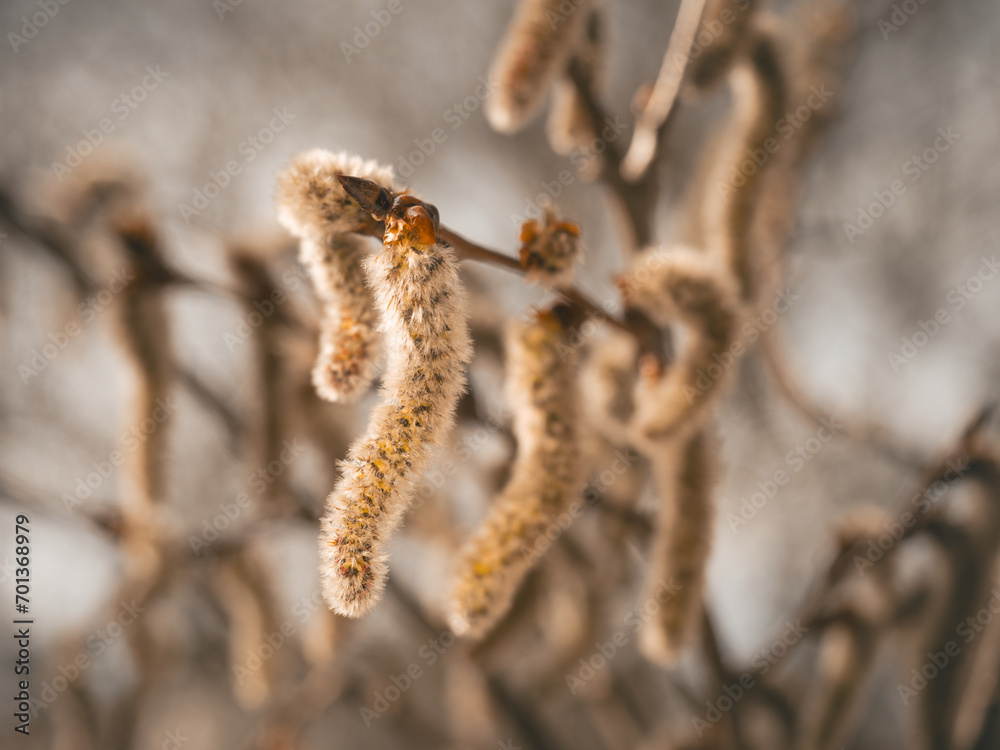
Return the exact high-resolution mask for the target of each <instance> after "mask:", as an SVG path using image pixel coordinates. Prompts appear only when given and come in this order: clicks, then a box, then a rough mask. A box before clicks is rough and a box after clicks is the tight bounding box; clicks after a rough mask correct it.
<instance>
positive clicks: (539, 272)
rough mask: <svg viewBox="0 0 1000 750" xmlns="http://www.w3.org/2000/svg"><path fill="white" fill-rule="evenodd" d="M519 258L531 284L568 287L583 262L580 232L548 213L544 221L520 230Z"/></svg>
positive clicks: (525, 223) (530, 223)
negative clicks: (577, 266)
mask: <svg viewBox="0 0 1000 750" xmlns="http://www.w3.org/2000/svg"><path fill="white" fill-rule="evenodd" d="M519 255H520V260H521V267H522V268H524V270H525V278H526V279H527V280H528V281H529V282H532V283H537V284H543V285H545V286H548V287H560V286H569V285H570V284H572V283H573V271H574V267H575V265H576V262H577V261H578V260H579V258H580V228H579V227H578V226H577V225H576V224H572V223H570V222H568V221H560V220H559V219H558V218H557V217H556V215H555V213H554V212H553V211H552V210H551V209H548V210H546V211H545V217H544V219H543V220H542V221H536V220H535V219H529V220H528V221H526V222H524V224H523V225H522V226H521V250H520V253H519Z"/></svg>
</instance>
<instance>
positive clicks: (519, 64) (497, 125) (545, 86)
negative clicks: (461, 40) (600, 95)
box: [485, 0, 590, 134]
mask: <svg viewBox="0 0 1000 750" xmlns="http://www.w3.org/2000/svg"><path fill="white" fill-rule="evenodd" d="M589 6H590V2H589V0H577V2H575V3H566V2H565V0H521V3H520V5H519V6H518V8H517V11H516V13H515V15H514V19H513V20H512V21H511V24H510V26H509V27H508V29H507V33H506V35H505V36H504V39H503V41H502V42H501V44H500V50H499V52H498V53H497V56H496V59H495V60H494V62H493V68H492V70H491V72H490V79H491V80H492V81H494V82H495V88H494V89H493V91H492V93H491V94H490V97H489V99H487V100H486V105H485V110H486V119H487V120H488V121H489V123H490V125H491V126H492V127H493V129H494V130H496V131H497V132H499V133H508V134H509V133H515V132H517V131H518V130H520V129H521V128H523V127H524V126H525V125H527V124H528V122H529V121H530V120H531V119H532V118H533V117H534V116H535V115H536V114H537V113H538V110H539V109H540V107H541V105H542V102H543V100H544V99H545V95H546V94H547V93H548V90H549V87H550V86H551V85H552V82H553V80H554V79H555V77H556V76H557V75H559V74H560V73H561V72H562V71H563V70H565V68H566V64H567V62H568V60H569V58H570V55H571V54H572V53H573V51H574V49H575V48H576V45H577V41H578V40H579V38H580V36H581V34H582V33H583V31H584V27H585V25H586V19H587V10H588V7H589Z"/></svg>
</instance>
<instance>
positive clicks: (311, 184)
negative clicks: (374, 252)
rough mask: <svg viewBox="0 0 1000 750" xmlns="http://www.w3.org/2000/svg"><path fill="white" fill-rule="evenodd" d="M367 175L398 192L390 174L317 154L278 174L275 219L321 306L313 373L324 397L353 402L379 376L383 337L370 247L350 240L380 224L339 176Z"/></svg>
mask: <svg viewBox="0 0 1000 750" xmlns="http://www.w3.org/2000/svg"><path fill="white" fill-rule="evenodd" d="M341 174H346V175H350V176H355V177H362V178H365V179H368V180H371V181H373V182H375V183H376V184H378V185H380V186H382V187H384V188H386V189H387V190H392V189H393V176H392V169H391V168H388V167H382V166H380V165H379V164H377V163H376V162H373V161H365V160H363V159H361V158H360V157H358V156H353V155H350V154H344V153H341V154H333V153H331V152H329V151H324V150H322V149H313V150H312V151H306V152H305V153H302V154H299V155H298V156H297V157H295V159H293V160H292V162H291V164H289V165H288V167H286V168H285V170H284V171H283V172H282V173H281V174H280V175H279V176H278V183H277V191H276V201H277V205H278V220H279V221H280V222H281V224H282V225H283V226H284V227H285V228H286V229H288V231H290V232H291V233H292V234H293V235H295V236H296V237H298V238H299V239H300V240H301V244H300V246H299V260H300V261H301V262H302V264H303V265H304V266H305V267H306V269H307V270H308V271H309V275H310V278H311V279H312V284H313V288H314V289H315V291H316V296H317V297H318V298H319V301H320V304H321V306H322V316H321V319H320V341H319V356H318V357H317V359H316V364H315V366H314V367H313V371H312V380H313V385H314V387H315V388H316V392H317V393H318V394H319V395H320V397H321V398H324V399H326V400H327V401H333V402H350V401H354V400H356V399H357V398H359V397H360V396H362V395H364V393H366V392H367V390H368V388H369V386H370V385H371V382H372V380H373V378H374V377H375V357H376V348H377V344H378V339H377V335H376V331H375V326H376V315H375V312H374V310H373V308H372V304H371V294H370V293H369V291H368V289H367V288H366V286H365V278H364V272H363V269H362V263H363V262H364V258H365V256H366V255H367V248H366V247H365V241H364V240H363V239H362V238H360V237H358V236H356V235H354V234H351V233H353V232H363V231H366V230H371V229H372V228H373V227H375V226H376V222H375V220H374V219H372V217H371V215H370V214H368V213H367V212H366V211H364V210H363V209H362V208H361V207H360V206H359V205H358V204H357V203H356V202H355V201H354V200H352V199H351V197H350V196H349V195H348V194H347V192H346V191H345V190H344V188H343V186H342V185H341V184H340V182H339V181H338V179H337V177H338V175H341Z"/></svg>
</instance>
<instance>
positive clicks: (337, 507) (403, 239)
mask: <svg viewBox="0 0 1000 750" xmlns="http://www.w3.org/2000/svg"><path fill="white" fill-rule="evenodd" d="M397 204H398V205H399V208H400V209H401V211H399V212H396V213H393V212H390V214H389V215H388V216H387V217H386V232H385V238H384V245H383V248H382V250H381V252H379V253H377V254H375V255H373V256H371V257H370V258H369V259H368V261H367V262H366V270H367V272H368V280H369V284H370V285H371V287H372V289H373V290H374V293H375V298H376V302H377V307H378V309H379V310H380V311H381V326H380V330H381V332H382V335H383V341H384V345H385V347H386V351H387V354H388V362H387V366H386V372H385V376H384V378H383V385H382V390H381V399H380V401H379V403H378V404H377V405H376V406H375V408H374V410H373V411H372V414H371V417H370V419H369V423H368V428H367V430H366V432H365V434H364V435H362V437H361V438H359V439H358V440H357V441H356V442H355V443H354V444H353V445H352V446H351V450H350V452H349V454H348V458H347V459H346V460H345V462H344V465H343V472H342V475H341V477H340V479H339V481H338V482H337V485H336V487H335V488H334V490H333V492H332V493H331V494H330V496H329V498H327V510H326V514H325V516H324V518H323V521H322V532H321V536H320V560H321V568H320V576H321V579H322V585H323V593H324V596H325V598H326V601H327V603H328V604H329V606H330V608H331V609H334V610H335V611H337V612H339V613H340V614H344V615H348V616H350V617H358V616H360V615H362V614H364V613H365V612H366V611H368V610H369V609H370V608H371V607H372V606H373V605H374V604H375V603H376V602H377V601H378V600H379V599H380V598H381V594H382V590H383V589H384V587H385V577H386V558H387V555H386V551H385V544H386V541H387V538H388V536H389V534H390V533H391V531H392V530H393V529H394V527H395V526H396V525H397V524H398V523H399V520H400V518H401V516H402V514H403V511H404V510H405V509H406V507H407V506H408V505H409V503H410V499H411V495H412V490H413V484H414V481H415V480H416V479H417V478H419V476H420V474H421V473H422V471H423V470H424V467H425V466H426V464H427V461H428V458H429V456H430V450H431V448H432V447H433V446H434V445H436V444H438V443H440V442H441V440H442V439H443V438H444V437H446V435H447V433H448V431H449V430H450V428H451V426H452V423H453V421H454V411H455V405H456V403H457V401H458V397H459V395H460V394H461V393H462V390H463V388H464V383H465V365H466V364H468V362H469V361H470V360H471V358H472V347H471V343H470V340H469V334H468V327H467V323H466V313H465V309H466V304H465V292H464V290H463V288H462V286H461V283H460V281H459V278H458V266H457V261H456V259H455V255H454V253H453V252H452V250H451V249H450V248H448V247H444V246H441V245H438V244H436V240H435V233H434V226H433V223H432V220H431V219H430V216H429V214H428V212H427V211H426V210H425V209H424V208H423V207H421V206H420V205H417V204H419V201H416V199H413V198H410V197H409V196H402V197H400V198H398V199H397ZM393 210H394V211H395V207H394V209H393Z"/></svg>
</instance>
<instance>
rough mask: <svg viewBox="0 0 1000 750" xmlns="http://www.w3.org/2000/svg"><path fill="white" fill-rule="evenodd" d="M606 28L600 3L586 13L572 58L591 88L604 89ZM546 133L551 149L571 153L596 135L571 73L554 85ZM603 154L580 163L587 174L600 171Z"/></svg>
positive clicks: (586, 175) (582, 146)
mask: <svg viewBox="0 0 1000 750" xmlns="http://www.w3.org/2000/svg"><path fill="white" fill-rule="evenodd" d="M606 36H607V29H606V28H605V20H604V18H603V14H602V13H601V10H600V8H599V7H597V5H596V4H595V7H593V8H592V9H591V11H590V13H589V14H588V15H587V23H586V28H585V30H584V33H583V34H582V35H581V37H580V41H579V43H578V44H577V47H576V49H575V51H574V53H573V60H574V62H575V64H576V66H577V70H578V72H579V74H580V76H581V77H582V78H583V79H584V81H585V82H586V83H587V85H588V87H589V88H590V90H591V91H593V92H596V91H598V90H599V89H600V88H601V82H602V80H603V78H604V75H603V73H604V61H605V57H606V56H607V52H606V50H605V47H606V45H607V39H606ZM545 133H546V135H547V136H548V139H549V145H550V146H552V150H553V151H555V152H556V153H557V154H561V155H562V156H569V155H570V154H572V153H573V152H574V151H577V150H578V149H585V148H586V147H587V146H588V145H589V144H590V143H591V142H592V141H593V140H594V137H595V135H596V134H595V133H594V128H593V125H592V124H591V119H590V114H589V113H588V111H587V106H586V104H585V103H584V101H583V99H582V98H581V96H580V93H579V91H578V90H577V87H576V84H575V83H574V82H573V80H572V78H570V77H569V76H562V77H560V78H559V79H558V80H557V81H556V82H555V84H554V86H553V88H552V102H551V104H550V105H549V116H548V119H547V120H546V124H545ZM601 161H602V157H601V156H600V155H599V154H594V156H593V158H589V159H587V160H586V161H584V162H582V163H581V164H580V168H581V170H582V173H583V174H584V176H585V177H588V178H589V177H594V176H596V175H597V174H598V173H599V171H600V165H601Z"/></svg>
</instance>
